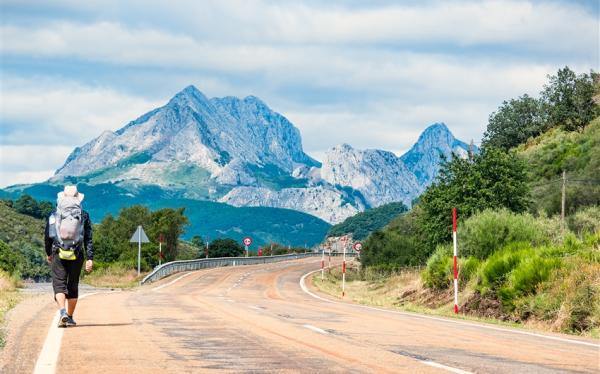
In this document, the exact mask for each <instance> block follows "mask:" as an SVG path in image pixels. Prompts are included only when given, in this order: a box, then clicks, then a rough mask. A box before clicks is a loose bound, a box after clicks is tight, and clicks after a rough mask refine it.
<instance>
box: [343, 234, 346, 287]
mask: <svg viewBox="0 0 600 374" xmlns="http://www.w3.org/2000/svg"><path fill="white" fill-rule="evenodd" d="M342 249H343V250H344V259H343V261H342V297H344V296H346V237H345V236H342Z"/></svg>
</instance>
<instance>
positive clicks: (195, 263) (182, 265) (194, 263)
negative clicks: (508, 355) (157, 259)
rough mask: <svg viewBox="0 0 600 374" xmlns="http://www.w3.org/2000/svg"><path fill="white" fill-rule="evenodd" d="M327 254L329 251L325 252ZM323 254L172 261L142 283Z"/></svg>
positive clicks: (310, 253)
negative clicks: (188, 272) (176, 274)
mask: <svg viewBox="0 0 600 374" xmlns="http://www.w3.org/2000/svg"><path fill="white" fill-rule="evenodd" d="M325 254H326V255H327V254H328V252H325ZM331 255H332V256H341V255H342V253H335V252H334V253H331ZM314 256H321V252H308V253H293V254H288V255H278V256H260V257H256V256H254V257H219V258H199V259H196V260H186V261H172V262H167V263H165V264H162V265H160V266H157V267H156V268H154V270H153V271H152V272H151V273H150V274H148V275H146V276H145V277H144V279H142V281H141V282H140V284H146V283H152V282H156V281H157V280H159V279H162V278H164V277H166V276H169V275H171V274H175V273H179V272H182V271H194V270H200V269H209V268H217V267H224V266H242V265H256V264H268V263H273V262H281V261H288V260H297V259H300V258H307V257H314ZM346 256H348V257H352V256H353V254H350V253H346Z"/></svg>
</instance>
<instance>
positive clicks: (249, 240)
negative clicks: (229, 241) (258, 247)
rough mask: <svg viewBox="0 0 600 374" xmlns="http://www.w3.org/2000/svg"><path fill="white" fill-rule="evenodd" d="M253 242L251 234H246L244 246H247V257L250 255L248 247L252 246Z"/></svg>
mask: <svg viewBox="0 0 600 374" xmlns="http://www.w3.org/2000/svg"><path fill="white" fill-rule="evenodd" d="M251 244H252V238H251V237H249V236H246V237H245V238H244V248H246V257H248V247H250V245H251Z"/></svg>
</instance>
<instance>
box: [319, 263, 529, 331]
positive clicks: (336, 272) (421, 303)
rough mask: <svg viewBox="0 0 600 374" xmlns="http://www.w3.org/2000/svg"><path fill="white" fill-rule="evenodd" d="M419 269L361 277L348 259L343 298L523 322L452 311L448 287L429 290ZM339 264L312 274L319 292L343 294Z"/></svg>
mask: <svg viewBox="0 0 600 374" xmlns="http://www.w3.org/2000/svg"><path fill="white" fill-rule="evenodd" d="M420 272H421V270H419V269H408V270H404V271H401V272H397V273H394V274H392V275H389V276H373V274H366V275H365V274H363V277H364V278H366V279H368V280H362V279H361V277H360V274H359V271H358V263H350V264H349V265H348V271H347V273H346V280H347V281H346V296H345V297H344V300H347V301H351V302H353V303H357V304H363V305H370V306H376V307H382V308H387V309H396V310H401V311H406V312H414V313H421V314H428V315H435V316H445V317H453V318H459V319H464V320H470V321H478V322H486V323H492V324H499V325H504V326H513V327H515V326H522V325H518V324H515V323H514V322H510V321H500V320H497V319H493V318H485V317H478V316H471V315H465V314H458V315H456V314H454V299H453V293H452V291H451V290H447V291H439V292H438V291H431V290H430V289H428V288H426V287H424V286H423V283H422V281H421V276H420ZM341 279H342V276H341V268H340V267H337V268H333V269H331V271H330V272H327V271H326V272H325V277H324V280H323V281H321V273H320V272H317V273H315V274H314V275H313V277H312V279H311V280H312V284H313V286H314V287H315V288H316V289H318V290H319V291H321V292H324V293H326V294H329V295H331V296H334V297H337V298H340V299H341V298H342V286H341V283H342V281H341ZM470 295H472V291H471V290H470V288H468V287H467V289H465V290H463V291H461V298H468V297H470Z"/></svg>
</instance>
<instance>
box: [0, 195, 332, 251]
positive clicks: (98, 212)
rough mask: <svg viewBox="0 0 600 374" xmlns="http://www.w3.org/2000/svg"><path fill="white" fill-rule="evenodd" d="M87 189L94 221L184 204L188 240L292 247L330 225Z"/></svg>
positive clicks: (282, 212) (292, 214)
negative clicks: (247, 239) (132, 209)
mask: <svg viewBox="0 0 600 374" xmlns="http://www.w3.org/2000/svg"><path fill="white" fill-rule="evenodd" d="M78 186H79V189H80V190H81V191H82V192H83V193H85V201H84V209H86V210H87V211H88V212H89V213H90V216H91V218H92V221H93V222H94V223H98V222H100V221H101V220H102V219H103V218H104V217H105V216H106V215H107V214H109V213H110V214H112V215H117V214H118V212H119V210H120V209H121V208H123V207H129V206H133V205H138V204H139V205H144V206H146V207H148V208H149V209H152V210H155V209H160V208H180V207H184V208H185V215H186V216H187V217H188V218H189V220H190V224H189V226H188V227H187V228H186V230H185V233H184V235H183V238H185V239H190V238H192V237H193V236H195V235H200V236H202V237H203V238H211V239H213V238H224V237H229V238H233V239H236V240H241V239H242V238H243V237H244V236H251V237H253V239H254V243H255V244H256V245H265V244H267V243H270V242H271V241H274V242H278V243H282V244H286V245H288V244H289V245H291V246H302V247H303V246H304V245H305V244H307V245H309V246H312V245H314V244H317V243H319V242H320V241H321V240H322V239H323V237H324V236H325V234H326V233H327V230H328V229H329V228H330V225H329V224H328V223H326V222H325V221H323V220H321V219H319V218H316V217H314V216H311V215H308V214H305V213H301V212H297V211H294V210H288V209H276V208H262V207H248V208H236V207H233V206H230V205H227V204H222V203H215V202H210V201H200V200H191V199H182V198H178V197H176V196H173V195H172V194H170V193H169V192H168V191H166V190H163V189H161V188H160V187H157V186H144V187H140V188H139V189H138V190H137V191H135V194H133V193H131V192H130V191H128V190H125V189H124V188H122V187H119V186H117V185H115V184H112V183H103V184H96V185H87V184H79V185H78ZM61 190H62V186H59V185H51V184H47V183H40V184H35V185H31V186H23V187H18V186H17V187H12V188H11V189H9V190H8V191H6V190H5V191H4V193H3V195H4V197H10V198H13V199H14V198H17V197H18V196H20V195H22V194H28V195H31V196H33V197H34V198H35V199H37V200H47V201H55V200H56V194H57V193H58V192H59V191H61Z"/></svg>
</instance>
